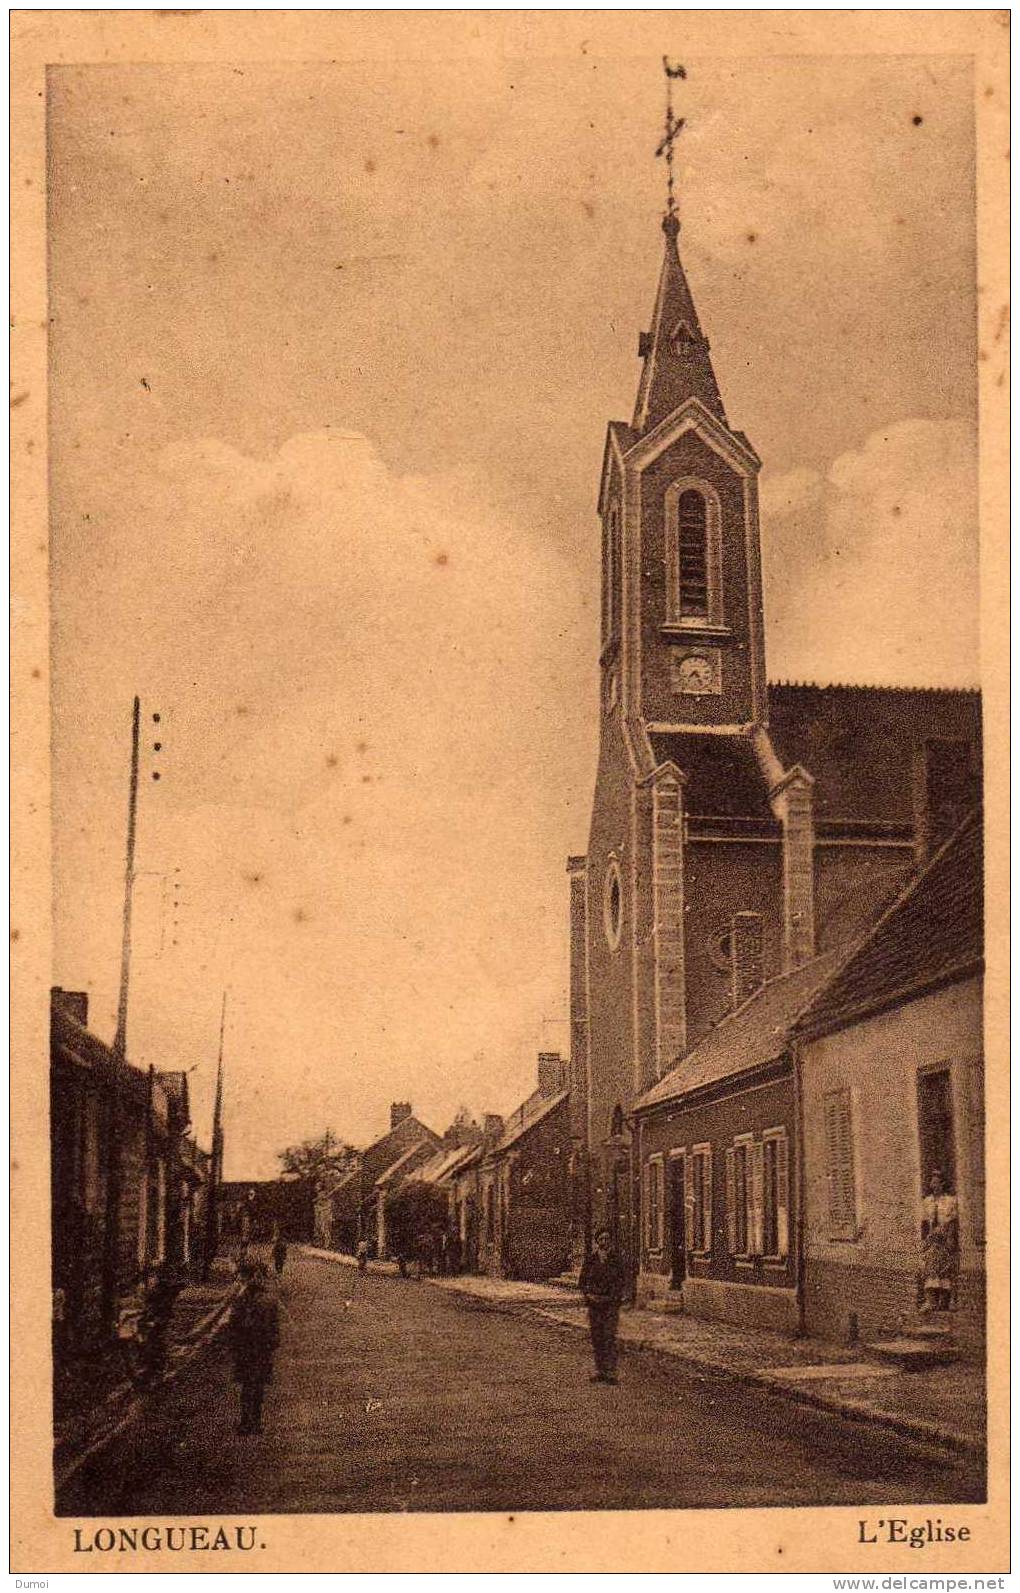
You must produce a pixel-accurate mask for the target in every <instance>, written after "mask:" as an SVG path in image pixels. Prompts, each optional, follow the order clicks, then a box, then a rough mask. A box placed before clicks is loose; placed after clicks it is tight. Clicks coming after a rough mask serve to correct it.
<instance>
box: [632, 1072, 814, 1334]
mask: <svg viewBox="0 0 1020 1593" xmlns="http://www.w3.org/2000/svg"><path fill="white" fill-rule="evenodd" d="M771 1071H772V1075H773V1076H771V1077H768V1078H767V1081H766V1082H761V1081H759V1082H757V1083H754V1084H749V1085H747V1086H746V1087H744V1088H740V1087H739V1081H736V1082H734V1083H733V1084H732V1086H731V1087H730V1088H727V1089H725V1090H721V1091H717V1092H714V1093H713V1094H711V1095H710V1096H708V1097H706V1098H703V1099H700V1100H697V1101H694V1102H690V1103H683V1102H677V1103H674V1104H672V1105H668V1106H663V1107H661V1108H658V1109H657V1110H655V1111H653V1112H651V1113H648V1114H647V1115H646V1114H645V1113H642V1114H641V1115H640V1118H639V1123H640V1128H639V1146H640V1154H639V1161H640V1166H641V1171H642V1179H641V1187H642V1191H643V1196H642V1206H643V1210H642V1224H641V1269H640V1272H639V1274H638V1294H639V1297H641V1298H655V1297H659V1296H662V1295H664V1294H666V1293H668V1292H669V1291H670V1288H671V1274H672V1270H673V1260H674V1256H673V1247H672V1243H671V1229H672V1222H671V1217H672V1212H671V1202H670V1190H671V1182H670V1176H669V1169H670V1159H671V1156H675V1154H676V1153H677V1152H678V1151H685V1152H688V1153H689V1152H691V1151H692V1150H693V1148H694V1147H695V1146H698V1147H701V1146H705V1145H708V1146H710V1147H711V1166H712V1174H711V1207H712V1220H711V1250H710V1253H709V1254H707V1255H705V1256H703V1257H700V1258H699V1257H698V1256H695V1255H693V1254H691V1253H690V1252H689V1251H688V1253H687V1256H686V1262H685V1273H686V1276H685V1277H684V1280H683V1283H682V1290H683V1303H684V1308H685V1310H687V1311H690V1312H691V1314H692V1315H695V1316H705V1317H714V1318H717V1319H718V1320H721V1321H726V1322H735V1323H739V1324H744V1325H748V1326H754V1327H763V1328H772V1329H779V1330H783V1331H790V1332H793V1331H795V1330H796V1328H797V1293H796V1284H797V1258H796V1225H795V1222H794V1221H793V1212H794V1210H795V1182H796V1180H795V1157H794V1154H793V1149H794V1145H795V1109H794V1089H793V1077H792V1065H791V1063H790V1061H789V1060H787V1061H786V1062H785V1063H784V1064H782V1068H781V1071H779V1073H778V1076H775V1074H776V1071H777V1070H775V1069H773V1070H771ZM775 1129H782V1130H785V1135H786V1143H787V1148H788V1163H787V1165H788V1195H787V1211H788V1230H787V1254H786V1256H785V1258H783V1259H771V1258H762V1257H761V1256H748V1257H747V1258H746V1259H740V1258H738V1257H737V1256H736V1255H734V1254H731V1253H730V1248H729V1231H728V1219H727V1178H726V1148H727V1147H728V1146H732V1145H733V1143H734V1141H735V1140H736V1139H737V1138H738V1137H739V1136H742V1135H751V1136H752V1137H753V1139H755V1140H757V1141H759V1142H760V1141H761V1139H762V1136H763V1135H764V1134H765V1133H766V1132H767V1131H768V1130H775ZM656 1158H661V1162H662V1166H663V1178H662V1189H663V1218H662V1223H661V1243H657V1244H653V1243H652V1240H653V1238H654V1237H655V1236H654V1235H652V1234H650V1232H649V1221H648V1218H649V1213H648V1200H647V1190H648V1179H649V1176H650V1175H649V1172H648V1168H649V1165H650V1163H652V1162H653V1161H654V1160H655V1159H656ZM688 1224H689V1218H688ZM690 1237H691V1236H690V1233H689V1232H688V1235H687V1238H688V1242H690Z"/></svg>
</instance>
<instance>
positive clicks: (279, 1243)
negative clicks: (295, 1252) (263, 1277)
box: [273, 1233, 287, 1278]
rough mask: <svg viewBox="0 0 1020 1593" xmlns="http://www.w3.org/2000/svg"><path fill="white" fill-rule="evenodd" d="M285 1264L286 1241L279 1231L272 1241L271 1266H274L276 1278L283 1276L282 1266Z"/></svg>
mask: <svg viewBox="0 0 1020 1593" xmlns="http://www.w3.org/2000/svg"><path fill="white" fill-rule="evenodd" d="M286 1265H287V1241H286V1239H285V1238H284V1237H283V1234H282V1233H281V1234H277V1236H276V1238H275V1239H274V1241H273V1266H274V1267H275V1268H276V1276H277V1277H278V1278H280V1277H282V1276H283V1269H284V1267H285V1266H286Z"/></svg>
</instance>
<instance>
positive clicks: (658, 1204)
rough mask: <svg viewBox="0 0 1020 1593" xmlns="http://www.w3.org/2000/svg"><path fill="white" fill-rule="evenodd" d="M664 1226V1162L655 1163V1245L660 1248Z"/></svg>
mask: <svg viewBox="0 0 1020 1593" xmlns="http://www.w3.org/2000/svg"><path fill="white" fill-rule="evenodd" d="M665 1227H666V1164H665V1162H656V1164H655V1247H656V1249H657V1250H661V1249H662V1245H663V1240H664V1238H665Z"/></svg>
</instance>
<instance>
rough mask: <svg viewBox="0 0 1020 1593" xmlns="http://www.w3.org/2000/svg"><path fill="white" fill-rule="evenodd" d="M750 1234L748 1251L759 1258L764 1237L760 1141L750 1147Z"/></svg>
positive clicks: (761, 1150)
mask: <svg viewBox="0 0 1020 1593" xmlns="http://www.w3.org/2000/svg"><path fill="white" fill-rule="evenodd" d="M751 1153H752V1156H751V1234H750V1243H749V1245H748V1247H747V1248H748V1250H749V1251H750V1252H751V1254H752V1255H754V1256H760V1255H761V1251H762V1244H763V1242H764V1236H765V1147H764V1145H763V1144H762V1142H761V1140H758V1141H757V1142H756V1143H755V1144H754V1145H752V1146H751Z"/></svg>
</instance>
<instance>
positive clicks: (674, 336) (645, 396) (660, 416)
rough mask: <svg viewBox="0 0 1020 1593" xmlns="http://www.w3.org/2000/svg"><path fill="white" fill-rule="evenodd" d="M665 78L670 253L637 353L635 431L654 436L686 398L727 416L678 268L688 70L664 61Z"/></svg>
mask: <svg viewBox="0 0 1020 1593" xmlns="http://www.w3.org/2000/svg"><path fill="white" fill-rule="evenodd" d="M662 67H663V71H664V73H665V77H666V131H665V133H664V135H663V138H662V142H661V143H660V144H659V147H658V149H657V150H656V151H655V153H656V156H657V157H658V158H660V159H662V158H664V159H665V162H666V211H665V214H664V216H663V218H662V230H663V232H664V233H665V235H666V250H665V255H664V257H663V262H662V271H661V273H660V276H659V291H658V293H657V294H656V297H655V310H654V313H653V316H652V329H651V331H650V332H642V334H641V337H640V339H639V341H638V353H639V354H640V355H641V356H643V358H644V362H645V363H644V367H643V369H642V372H641V382H640V384H639V386H638V396H637V404H636V405H635V408H634V421H633V428H634V430H635V431H636V432H638V433H644V432H646V431H651V430H653V429H654V427H656V426H657V425H658V423H659V421H660V420H665V419H666V416H667V415H671V414H672V413H673V411H674V410H676V409H679V407H680V405H681V404H682V403H684V402H685V401H686V400H687V399H688V398H699V399H700V400H701V402H702V403H703V404H704V405H705V406H706V408H708V409H710V410H711V412H712V414H713V415H715V416H716V417H717V419H719V420H721V421H722V423H723V425H724V426H725V425H726V412H725V410H724V409H723V403H722V398H721V397H720V396H719V388H718V385H717V383H716V379H715V372H714V371H713V369H712V361H711V359H710V358H709V353H708V339H707V337H706V336H705V334H704V333H703V332H702V330H701V326H700V323H699V321H698V312H697V310H696V309H695V308H694V300H693V299H692V297H691V290H690V288H689V287H688V286H687V278H686V277H685V276H684V268H683V266H682V265H681V263H680V255H679V251H678V249H677V240H678V238H679V236H680V218H679V216H678V215H677V209H676V175H675V171H674V158H675V153H676V142H677V139H678V138H679V136H680V134H681V133H682V132H683V128H684V118H683V117H682V116H677V115H676V113H675V111H674V110H673V84H674V82H675V81H676V80H677V79H681V80H682V79H685V78H686V76H687V72H686V69H685V68H684V67H682V66H680V65H679V64H677V65H671V64H670V61H669V59H668V57H667V56H663V58H662Z"/></svg>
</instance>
